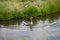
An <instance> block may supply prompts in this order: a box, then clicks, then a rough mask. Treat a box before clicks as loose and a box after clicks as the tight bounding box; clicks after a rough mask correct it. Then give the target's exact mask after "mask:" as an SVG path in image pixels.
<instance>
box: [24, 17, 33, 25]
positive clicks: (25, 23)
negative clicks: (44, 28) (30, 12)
mask: <svg viewBox="0 0 60 40" xmlns="http://www.w3.org/2000/svg"><path fill="white" fill-rule="evenodd" d="M32 19H33V17H30V21H23V24H24V25H26V26H32V24H33V22H32Z"/></svg>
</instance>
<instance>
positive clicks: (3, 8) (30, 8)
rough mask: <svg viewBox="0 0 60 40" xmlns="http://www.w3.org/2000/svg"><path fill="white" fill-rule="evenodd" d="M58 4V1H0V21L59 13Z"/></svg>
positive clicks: (59, 7) (59, 1) (59, 6)
mask: <svg viewBox="0 0 60 40" xmlns="http://www.w3.org/2000/svg"><path fill="white" fill-rule="evenodd" d="M16 1H17V2H16ZM59 3H60V0H40V1H38V0H37V2H36V0H33V1H31V0H0V20H10V19H12V18H22V17H25V18H29V17H31V16H33V17H37V16H41V15H47V14H52V13H56V12H59V11H60V4H59Z"/></svg>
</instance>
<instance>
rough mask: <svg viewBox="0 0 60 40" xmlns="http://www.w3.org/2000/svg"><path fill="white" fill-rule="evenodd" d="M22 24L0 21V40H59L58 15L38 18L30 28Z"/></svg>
mask: <svg viewBox="0 0 60 40" xmlns="http://www.w3.org/2000/svg"><path fill="white" fill-rule="evenodd" d="M22 22H23V20H20V19H19V20H10V21H0V40H60V13H58V14H57V13H56V14H52V15H49V16H47V15H45V16H42V17H39V19H38V18H37V19H36V20H35V21H34V25H33V26H32V27H30V26H23V23H22Z"/></svg>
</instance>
